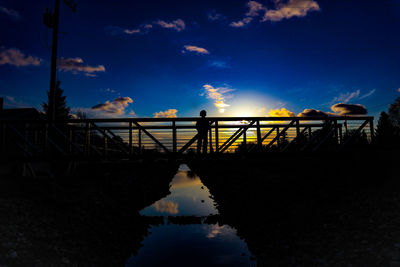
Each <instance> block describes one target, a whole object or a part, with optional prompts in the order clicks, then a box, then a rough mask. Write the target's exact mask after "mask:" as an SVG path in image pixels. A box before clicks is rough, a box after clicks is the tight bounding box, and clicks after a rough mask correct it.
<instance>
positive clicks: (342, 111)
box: [331, 103, 368, 116]
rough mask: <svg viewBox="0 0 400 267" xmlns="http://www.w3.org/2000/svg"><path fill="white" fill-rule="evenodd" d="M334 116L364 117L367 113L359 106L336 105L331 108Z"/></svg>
mask: <svg viewBox="0 0 400 267" xmlns="http://www.w3.org/2000/svg"><path fill="white" fill-rule="evenodd" d="M331 109H332V111H333V112H334V115H339V116H343V115H366V114H367V113H368V111H367V109H366V108H365V107H364V106H363V105H360V104H346V103H338V104H335V105H333V106H332V107H331Z"/></svg>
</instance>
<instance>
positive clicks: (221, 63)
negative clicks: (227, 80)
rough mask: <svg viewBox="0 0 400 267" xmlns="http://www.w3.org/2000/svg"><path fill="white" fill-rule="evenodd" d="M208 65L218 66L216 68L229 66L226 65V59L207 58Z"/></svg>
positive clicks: (227, 67)
mask: <svg viewBox="0 0 400 267" xmlns="http://www.w3.org/2000/svg"><path fill="white" fill-rule="evenodd" d="M207 65H208V66H209V67H213V68H218V69H230V68H232V67H231V66H229V65H228V63H227V62H226V61H223V60H209V61H208V62H207Z"/></svg>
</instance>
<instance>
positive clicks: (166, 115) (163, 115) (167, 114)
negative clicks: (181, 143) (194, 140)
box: [153, 109, 178, 118]
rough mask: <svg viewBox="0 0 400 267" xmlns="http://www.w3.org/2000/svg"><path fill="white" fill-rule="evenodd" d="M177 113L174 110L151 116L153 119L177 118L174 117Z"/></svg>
mask: <svg viewBox="0 0 400 267" xmlns="http://www.w3.org/2000/svg"><path fill="white" fill-rule="evenodd" d="M177 112H178V110H176V109H168V110H166V111H160V112H156V113H154V114H153V115H154V118H177V117H178V116H177V115H176V113H177Z"/></svg>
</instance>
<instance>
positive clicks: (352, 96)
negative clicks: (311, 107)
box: [332, 90, 360, 103]
mask: <svg viewBox="0 0 400 267" xmlns="http://www.w3.org/2000/svg"><path fill="white" fill-rule="evenodd" d="M359 96H360V90H356V91H354V92H347V93H344V94H343V93H342V94H340V95H339V96H337V97H335V98H334V99H333V100H332V102H342V103H348V102H350V101H351V100H353V99H355V98H358V97H359Z"/></svg>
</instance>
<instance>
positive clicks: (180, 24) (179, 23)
mask: <svg viewBox="0 0 400 267" xmlns="http://www.w3.org/2000/svg"><path fill="white" fill-rule="evenodd" d="M154 23H155V24H157V25H159V26H161V27H162V28H166V29H174V30H176V31H177V32H180V31H182V30H184V29H185V27H186V25H185V22H184V21H183V20H182V19H177V20H174V21H172V22H166V21H164V20H158V21H156V22H154Z"/></svg>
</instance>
